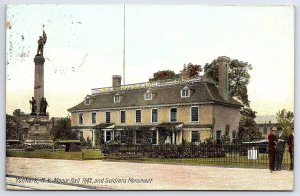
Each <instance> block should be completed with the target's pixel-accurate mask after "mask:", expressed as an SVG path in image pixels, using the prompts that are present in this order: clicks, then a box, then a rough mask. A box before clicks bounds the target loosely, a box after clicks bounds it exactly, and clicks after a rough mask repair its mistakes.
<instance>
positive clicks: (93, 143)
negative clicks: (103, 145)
mask: <svg viewBox="0 0 300 196" xmlns="http://www.w3.org/2000/svg"><path fill="white" fill-rule="evenodd" d="M92 136H93V141H92V146H95V137H96V136H95V130H92Z"/></svg>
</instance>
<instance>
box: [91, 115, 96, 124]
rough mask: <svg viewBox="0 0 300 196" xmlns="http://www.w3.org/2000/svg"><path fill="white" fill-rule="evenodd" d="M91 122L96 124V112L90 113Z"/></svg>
mask: <svg viewBox="0 0 300 196" xmlns="http://www.w3.org/2000/svg"><path fill="white" fill-rule="evenodd" d="M92 124H96V112H93V113H92Z"/></svg>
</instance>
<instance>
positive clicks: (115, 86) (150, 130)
mask: <svg viewBox="0 0 300 196" xmlns="http://www.w3.org/2000/svg"><path fill="white" fill-rule="evenodd" d="M218 62H219V85H218V86H217V85H216V84H215V83H214V82H213V81H212V80H209V79H206V78H205V77H204V76H203V77H197V78H194V79H190V80H185V81H183V80H176V81H163V82H152V83H139V84H131V85H121V77H120V76H113V79H112V87H106V88H98V89H92V94H91V95H87V96H86V97H85V99H84V100H83V101H82V102H81V103H79V104H78V105H76V106H74V107H72V108H70V109H69V110H68V111H69V112H71V124H72V127H73V129H74V130H79V132H80V136H81V138H83V139H85V140H88V141H90V142H91V143H92V145H96V144H98V143H103V142H110V141H114V142H117V143H127V144H139V143H144V144H149V143H151V144H166V143H169V144H181V143H182V142H183V141H185V142H188V143H189V142H191V143H199V142H203V141H205V139H208V138H213V139H215V140H218V141H220V139H221V136H222V135H223V134H228V135H229V136H230V138H231V139H232V140H234V139H235V138H236V135H237V131H238V126H239V120H240V108H241V104H240V103H239V102H238V101H236V100H234V99H233V98H231V97H229V95H228V81H227V66H228V65H227V59H226V58H225V57H219V59H218Z"/></svg>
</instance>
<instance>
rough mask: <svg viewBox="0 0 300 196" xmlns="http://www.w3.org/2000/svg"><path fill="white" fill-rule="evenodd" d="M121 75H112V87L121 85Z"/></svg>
mask: <svg viewBox="0 0 300 196" xmlns="http://www.w3.org/2000/svg"><path fill="white" fill-rule="evenodd" d="M121 81H122V77H121V76H120V75H113V76H112V87H114V88H115V87H120V86H121Z"/></svg>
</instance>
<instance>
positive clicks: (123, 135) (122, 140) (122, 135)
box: [121, 130, 126, 144]
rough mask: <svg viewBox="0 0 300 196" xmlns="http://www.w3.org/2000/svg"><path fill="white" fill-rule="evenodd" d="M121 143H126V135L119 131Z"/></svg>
mask: <svg viewBox="0 0 300 196" xmlns="http://www.w3.org/2000/svg"><path fill="white" fill-rule="evenodd" d="M121 143H122V144H124V143H126V134H125V131H124V130H122V131H121Z"/></svg>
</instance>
